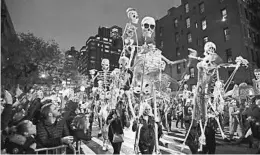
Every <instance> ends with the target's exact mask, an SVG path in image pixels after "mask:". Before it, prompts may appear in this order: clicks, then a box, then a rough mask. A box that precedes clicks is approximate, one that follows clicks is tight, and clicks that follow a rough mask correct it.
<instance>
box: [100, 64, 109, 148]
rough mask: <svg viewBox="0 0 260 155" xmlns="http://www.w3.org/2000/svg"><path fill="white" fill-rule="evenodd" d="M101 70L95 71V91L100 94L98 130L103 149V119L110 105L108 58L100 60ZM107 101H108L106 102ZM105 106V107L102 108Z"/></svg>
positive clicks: (104, 124) (105, 130)
mask: <svg viewBox="0 0 260 155" xmlns="http://www.w3.org/2000/svg"><path fill="white" fill-rule="evenodd" d="M101 66H102V71H98V73H97V80H98V91H97V93H98V94H99V96H100V100H99V101H98V102H100V106H101V110H100V111H99V119H100V126H101V129H100V132H99V133H102V135H103V139H104V140H103V148H102V149H103V150H108V136H107V134H108V132H107V130H108V127H107V126H106V123H104V122H105V120H106V117H107V115H108V111H107V108H109V107H110V106H112V105H111V103H110V99H111V95H110V91H108V88H109V86H110V84H111V76H110V74H111V71H109V60H108V59H102V62H101ZM107 102H108V103H107ZM104 108H105V109H104Z"/></svg>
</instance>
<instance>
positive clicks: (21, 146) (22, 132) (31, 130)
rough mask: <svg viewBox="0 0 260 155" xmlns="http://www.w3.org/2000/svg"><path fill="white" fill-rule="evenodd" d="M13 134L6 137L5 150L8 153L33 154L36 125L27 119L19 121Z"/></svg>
mask: <svg viewBox="0 0 260 155" xmlns="http://www.w3.org/2000/svg"><path fill="white" fill-rule="evenodd" d="M15 130H16V131H15V134H13V135H11V136H10V137H8V138H7V141H6V144H5V145H6V152H7V153H10V154H33V153H35V152H34V150H35V149H36V141H35V139H34V135H36V127H35V125H33V124H32V122H31V121H29V120H24V121H22V122H20V123H19V124H18V125H17V126H16V128H15Z"/></svg>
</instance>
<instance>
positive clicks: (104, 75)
mask: <svg viewBox="0 0 260 155" xmlns="http://www.w3.org/2000/svg"><path fill="white" fill-rule="evenodd" d="M110 74H111V71H106V72H104V71H99V72H98V76H97V80H98V81H103V87H104V88H107V87H109V86H110V84H111V76H110Z"/></svg>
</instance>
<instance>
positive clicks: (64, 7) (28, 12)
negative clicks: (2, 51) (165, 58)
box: [6, 0, 180, 50]
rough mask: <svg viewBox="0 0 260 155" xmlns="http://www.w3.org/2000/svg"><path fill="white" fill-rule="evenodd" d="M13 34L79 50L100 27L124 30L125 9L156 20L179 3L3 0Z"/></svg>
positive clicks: (174, 0) (170, 0)
mask: <svg viewBox="0 0 260 155" xmlns="http://www.w3.org/2000/svg"><path fill="white" fill-rule="evenodd" d="M6 3H7V7H8V10H9V13H10V15H11V18H12V21H13V24H14V27H15V30H16V32H28V31H30V32H32V33H34V34H35V35H36V36H38V37H43V38H44V39H45V40H48V39H55V40H56V42H57V43H58V44H59V45H60V48H61V49H69V48H70V47H71V46H75V48H76V50H79V49H80V48H81V47H82V46H84V45H85V42H86V40H87V39H88V38H89V37H90V36H92V35H96V34H97V31H98V27H99V26H104V27H111V26H113V25H118V26H120V27H122V28H124V26H125V24H126V22H128V20H127V16H126V12H125V11H126V9H127V8H128V7H133V8H136V9H137V11H138V13H139V17H140V20H139V21H141V19H142V18H143V17H144V16H152V17H154V18H155V19H159V18H161V17H163V16H164V15H166V14H167V10H168V9H170V8H171V7H173V6H177V5H179V4H180V0H6Z"/></svg>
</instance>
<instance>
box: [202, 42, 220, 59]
mask: <svg viewBox="0 0 260 155" xmlns="http://www.w3.org/2000/svg"><path fill="white" fill-rule="evenodd" d="M216 49H217V48H216V45H215V44H214V43H213V42H207V43H206V44H205V45H204V55H205V56H206V55H209V54H213V53H215V51H216Z"/></svg>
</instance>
